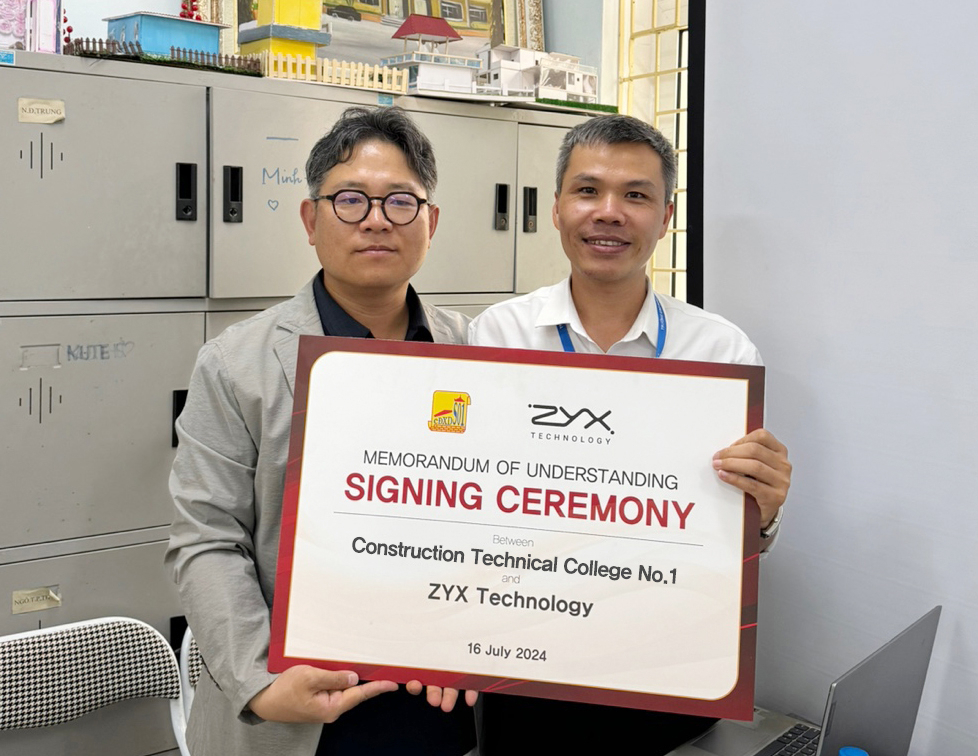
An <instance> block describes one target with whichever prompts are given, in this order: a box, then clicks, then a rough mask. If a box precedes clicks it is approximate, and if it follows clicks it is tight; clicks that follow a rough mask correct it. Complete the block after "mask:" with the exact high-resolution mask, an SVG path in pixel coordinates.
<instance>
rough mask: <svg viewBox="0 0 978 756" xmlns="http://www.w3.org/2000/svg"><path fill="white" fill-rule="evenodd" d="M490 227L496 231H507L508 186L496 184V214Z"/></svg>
mask: <svg viewBox="0 0 978 756" xmlns="http://www.w3.org/2000/svg"><path fill="white" fill-rule="evenodd" d="M492 227H493V229H495V230H496V231H508V230H509V184H496V214H495V218H494V221H493V226H492Z"/></svg>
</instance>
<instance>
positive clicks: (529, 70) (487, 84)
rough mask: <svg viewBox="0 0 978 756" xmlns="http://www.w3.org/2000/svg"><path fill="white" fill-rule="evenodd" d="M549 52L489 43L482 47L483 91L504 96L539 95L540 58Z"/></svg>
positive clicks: (481, 72) (481, 71) (481, 83)
mask: <svg viewBox="0 0 978 756" xmlns="http://www.w3.org/2000/svg"><path fill="white" fill-rule="evenodd" d="M545 54H546V53H542V52H537V51H536V50H527V49H526V48H525V47H512V46H511V45H496V47H491V46H490V45H485V46H483V47H482V48H481V49H480V50H479V59H480V60H481V61H482V67H481V70H480V72H479V83H480V85H481V86H480V91H485V92H487V93H491V94H499V95H502V96H503V97H534V96H536V86H537V73H538V71H539V69H538V65H539V62H540V58H542V57H543V56H544V55H545Z"/></svg>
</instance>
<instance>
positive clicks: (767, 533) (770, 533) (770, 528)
mask: <svg viewBox="0 0 978 756" xmlns="http://www.w3.org/2000/svg"><path fill="white" fill-rule="evenodd" d="M783 513H784V507H783V506H781V507H778V513H777V514H776V515H774V519H773V520H771V522H769V523H768V525H767V527H766V528H761V540H762V541H770V540H771V539H772V538H774V535H775V534H776V533H777V532H778V528H779V527H780V526H781V515H782V514H783Z"/></svg>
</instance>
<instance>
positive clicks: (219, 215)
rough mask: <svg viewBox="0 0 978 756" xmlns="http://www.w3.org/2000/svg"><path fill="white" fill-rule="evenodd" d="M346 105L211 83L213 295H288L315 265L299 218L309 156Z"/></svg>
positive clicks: (211, 292)
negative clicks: (241, 89)
mask: <svg viewBox="0 0 978 756" xmlns="http://www.w3.org/2000/svg"><path fill="white" fill-rule="evenodd" d="M346 107H347V105H346V104H345V103H339V102H330V101H326V100H312V99H306V98H303V97H288V96H282V95H271V94H261V93H254V92H243V91H237V90H226V89H214V90H212V93H211V116H212V117H211V150H212V156H213V158H212V165H213V170H212V173H211V182H212V196H213V198H214V200H213V201H214V214H213V219H212V229H213V245H212V247H211V271H210V272H211V283H210V296H212V297H221V298H231V297H289V296H292V295H293V294H295V293H296V292H297V291H298V290H299V289H300V288H302V286H303V284H305V283H306V282H307V281H308V280H309V279H310V278H312V276H313V274H314V273H315V272H316V271H317V270H319V262H318V260H317V259H316V250H315V249H314V248H313V247H310V246H309V240H308V239H307V238H306V234H305V231H304V230H303V227H302V221H301V220H300V218H299V203H300V202H301V201H302V200H303V198H305V197H307V196H309V190H308V187H307V186H306V179H305V165H306V158H308V157H309V151H310V150H311V149H312V147H313V145H314V144H315V143H316V141H317V140H318V139H319V138H320V137H321V136H323V134H325V133H326V132H327V131H329V129H330V128H331V127H332V125H333V123H334V122H335V121H336V119H337V118H338V117H339V115H340V113H342V112H343V110H344V109H345V108H346Z"/></svg>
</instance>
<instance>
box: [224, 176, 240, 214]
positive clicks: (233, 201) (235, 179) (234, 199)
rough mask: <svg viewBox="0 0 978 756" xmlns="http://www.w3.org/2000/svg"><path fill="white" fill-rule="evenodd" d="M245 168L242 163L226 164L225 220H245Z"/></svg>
mask: <svg viewBox="0 0 978 756" xmlns="http://www.w3.org/2000/svg"><path fill="white" fill-rule="evenodd" d="M243 178H244V168H242V167H241V166H240V165H226V166H224V222H225V223H241V222H242V221H243V220H244V186H243V184H244V181H243Z"/></svg>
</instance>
